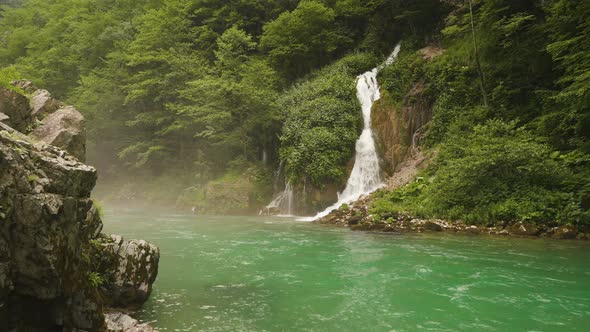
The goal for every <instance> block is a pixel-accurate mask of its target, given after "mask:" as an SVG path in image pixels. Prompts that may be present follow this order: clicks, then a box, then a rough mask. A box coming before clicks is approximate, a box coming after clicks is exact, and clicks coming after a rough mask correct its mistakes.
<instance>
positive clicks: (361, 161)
mask: <svg viewBox="0 0 590 332" xmlns="http://www.w3.org/2000/svg"><path fill="white" fill-rule="evenodd" d="M400 49H401V44H397V46H396V47H395V49H394V50H393V52H392V53H391V55H390V56H389V58H387V60H385V62H384V63H383V64H382V65H380V66H379V67H377V68H374V69H373V70H371V71H368V72H366V73H364V74H362V75H360V76H358V77H357V85H356V94H357V98H358V100H359V101H360V103H361V110H362V115H363V124H364V127H363V132H362V134H361V136H360V137H359V139H358V140H357V141H356V146H355V151H356V155H355V158H354V167H353V168H352V172H351V173H350V177H349V178H348V181H347V183H346V188H344V191H342V192H341V193H340V194H338V202H336V203H334V205H332V206H330V207H328V208H327V209H325V210H324V211H322V212H320V213H318V214H317V215H315V216H314V217H312V218H311V220H316V219H319V218H322V217H325V216H326V215H328V214H329V213H330V212H332V211H333V210H335V209H337V208H339V207H340V206H341V205H342V204H345V203H351V202H353V201H356V200H358V199H359V198H360V197H361V196H362V195H365V194H368V193H370V192H373V191H375V190H376V189H378V188H379V187H381V186H382V181H381V174H380V173H381V170H380V169H379V157H378V156H377V150H376V149H375V140H374V139H373V129H372V127H371V109H372V108H373V104H374V103H375V102H376V101H377V100H379V99H380V98H381V94H380V92H379V83H378V82H377V73H378V72H379V69H381V68H383V67H385V66H387V65H390V64H391V63H393V62H394V61H395V59H396V58H397V55H398V54H399V51H400Z"/></svg>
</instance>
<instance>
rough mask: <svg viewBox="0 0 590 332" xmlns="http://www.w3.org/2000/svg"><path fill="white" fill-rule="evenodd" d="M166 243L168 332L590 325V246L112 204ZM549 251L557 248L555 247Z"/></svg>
mask: <svg viewBox="0 0 590 332" xmlns="http://www.w3.org/2000/svg"><path fill="white" fill-rule="evenodd" d="M104 223H105V232H107V233H108V232H114V233H115V232H116V233H120V234H122V235H124V236H125V237H126V238H144V239H146V240H148V241H151V242H153V243H154V244H156V245H158V246H159V247H160V249H161V252H162V257H161V260H160V269H159V275H158V279H157V281H156V284H155V285H154V292H153V294H152V296H151V298H150V300H149V301H148V302H147V303H146V305H145V306H144V308H143V309H142V310H141V311H140V312H139V317H140V318H141V319H142V320H144V321H153V325H154V326H156V327H158V328H159V329H160V330H161V331H328V332H329V331H338V332H343V331H586V330H587V327H588V326H590V288H589V287H588V280H590V264H588V263H589V262H590V244H589V243H587V242H580V241H552V240H542V239H535V240H528V239H513V238H498V237H495V238H492V237H486V236H474V237H469V236H449V235H441V234H436V235H385V234H371V233H363V232H352V231H349V230H347V229H343V228H333V227H325V226H320V225H313V224H309V223H301V222H297V221H294V220H292V219H288V218H275V217H205V216H199V217H196V216H185V215H175V214H169V213H165V212H160V211H144V212H141V211H134V210H109V209H108V208H107V213H106V215H105V218H104ZM548 253H551V255H549V254H548Z"/></svg>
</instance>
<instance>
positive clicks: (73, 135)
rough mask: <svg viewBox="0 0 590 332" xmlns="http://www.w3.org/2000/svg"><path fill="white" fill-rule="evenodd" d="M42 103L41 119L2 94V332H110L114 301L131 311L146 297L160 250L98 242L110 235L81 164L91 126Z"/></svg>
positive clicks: (90, 176) (69, 111) (21, 101)
mask: <svg viewBox="0 0 590 332" xmlns="http://www.w3.org/2000/svg"><path fill="white" fill-rule="evenodd" d="M15 84H17V85H18V86H20V87H21V88H23V89H25V91H27V93H30V91H31V90H36V88H35V87H34V86H33V85H32V83H30V82H28V81H18V82H15ZM33 96H34V97H33V99H35V98H37V100H33V104H34V105H36V107H37V106H39V105H41V106H39V107H38V110H39V111H38V112H37V113H35V115H36V116H37V119H35V120H34V116H33V113H31V112H32V111H31V109H30V108H29V100H28V99H27V98H26V97H25V96H22V95H20V94H18V93H15V92H12V91H8V90H0V107H2V111H3V112H2V113H0V331H87V332H103V331H105V329H106V325H107V322H105V316H104V314H103V306H104V305H111V302H109V301H105V299H106V298H110V297H112V299H114V300H116V301H113V303H117V304H126V305H127V304H131V303H133V304H140V303H143V302H144V301H145V300H146V299H147V297H148V296H149V294H150V292H151V289H152V283H153V282H154V281H155V279H156V274H157V271H158V260H159V250H158V248H157V247H155V246H153V245H151V244H149V243H147V242H145V241H141V240H132V241H123V239H122V238H121V237H118V236H114V237H112V238H110V239H111V240H110V242H109V244H108V245H107V246H102V245H101V243H100V242H99V241H96V240H97V239H98V238H105V237H106V236H104V235H101V234H100V232H101V230H102V221H101V220H100V216H99V213H98V210H97V208H96V206H95V205H94V204H93V202H92V200H91V199H90V193H91V191H92V189H93V188H94V185H95V183H96V179H97V175H96V170H95V169H94V168H93V167H90V166H87V165H85V164H83V163H81V162H80V160H84V152H85V151H84V145H85V138H84V127H83V124H84V118H83V117H82V115H81V114H80V113H79V112H78V111H76V110H75V109H74V108H73V107H65V108H64V107H61V104H60V103H59V102H57V101H55V100H54V99H52V98H51V99H52V100H49V98H50V96H48V93H47V94H46V93H45V92H43V91H41V92H38V91H37V92H34V93H33ZM37 103H39V104H37ZM56 105H58V106H56ZM40 110H42V111H40ZM4 112H6V113H4ZM42 114H44V115H47V114H48V115H47V116H44V117H43V116H41V115H42ZM39 119H40V120H41V121H40V124H39V121H38V120H39ZM8 124H14V125H15V126H17V127H19V129H21V130H24V131H25V132H24V133H21V132H19V131H17V130H15V129H13V128H11V127H10V126H9V125H8ZM35 126H37V128H34V127H35ZM29 131H32V133H30V135H29V136H27V135H25V134H26V133H29ZM62 148H63V149H66V150H68V151H69V152H71V153H73V154H75V156H72V154H70V153H68V151H65V150H63V149H62ZM97 257H98V258H97ZM104 257H107V258H108V259H106V261H105V262H106V263H105V264H104V265H103V259H102V258H104ZM98 265H100V266H98ZM101 291H104V293H102V294H101ZM126 317H128V316H126ZM113 321H117V322H125V325H123V326H124V327H125V329H123V330H116V331H151V329H149V328H147V327H145V326H144V325H142V324H135V325H133V324H131V325H130V324H128V323H127V322H128V321H129V320H128V319H123V320H122V318H117V319H116V320H113Z"/></svg>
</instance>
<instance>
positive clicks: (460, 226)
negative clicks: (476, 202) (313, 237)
mask: <svg viewBox="0 0 590 332" xmlns="http://www.w3.org/2000/svg"><path fill="white" fill-rule="evenodd" d="M372 199H373V196H372V195H369V196H366V197H363V198H361V199H360V200H358V201H357V202H355V203H353V204H351V205H344V206H342V207H341V208H339V209H337V210H334V211H332V213H330V214H329V215H327V216H326V217H324V218H321V219H318V220H316V221H315V222H316V223H318V224H330V225H337V226H342V227H349V228H350V229H351V230H355V231H375V232H387V233H437V232H447V233H455V234H470V235H477V234H489V235H498V236H515V237H544V238H553V239H578V240H590V229H588V228H584V227H575V226H571V225H558V224H551V223H548V224H542V225H539V224H532V223H525V222H502V223H496V224H486V225H468V224H464V223H461V222H451V221H445V220H441V219H420V218H415V217H413V216H411V215H408V214H403V213H397V212H395V213H394V212H392V213H391V214H388V215H381V216H375V215H371V214H370V213H369V208H368V207H369V206H370V204H371V202H372Z"/></svg>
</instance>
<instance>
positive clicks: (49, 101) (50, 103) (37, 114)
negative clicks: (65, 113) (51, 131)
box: [31, 89, 64, 119]
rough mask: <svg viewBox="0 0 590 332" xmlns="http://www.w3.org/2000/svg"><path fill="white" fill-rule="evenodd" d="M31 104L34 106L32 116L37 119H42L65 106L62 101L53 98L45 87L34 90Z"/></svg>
mask: <svg viewBox="0 0 590 332" xmlns="http://www.w3.org/2000/svg"><path fill="white" fill-rule="evenodd" d="M31 104H32V106H33V111H32V116H33V117H34V118H37V119H42V118H44V117H45V116H47V115H48V114H51V113H53V112H55V111H57V110H58V109H60V108H61V107H63V106H64V104H63V103H62V102H61V101H59V100H57V99H55V98H53V97H52V96H51V93H49V91H47V90H43V89H41V90H36V91H35V92H33V95H32V96H31Z"/></svg>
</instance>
